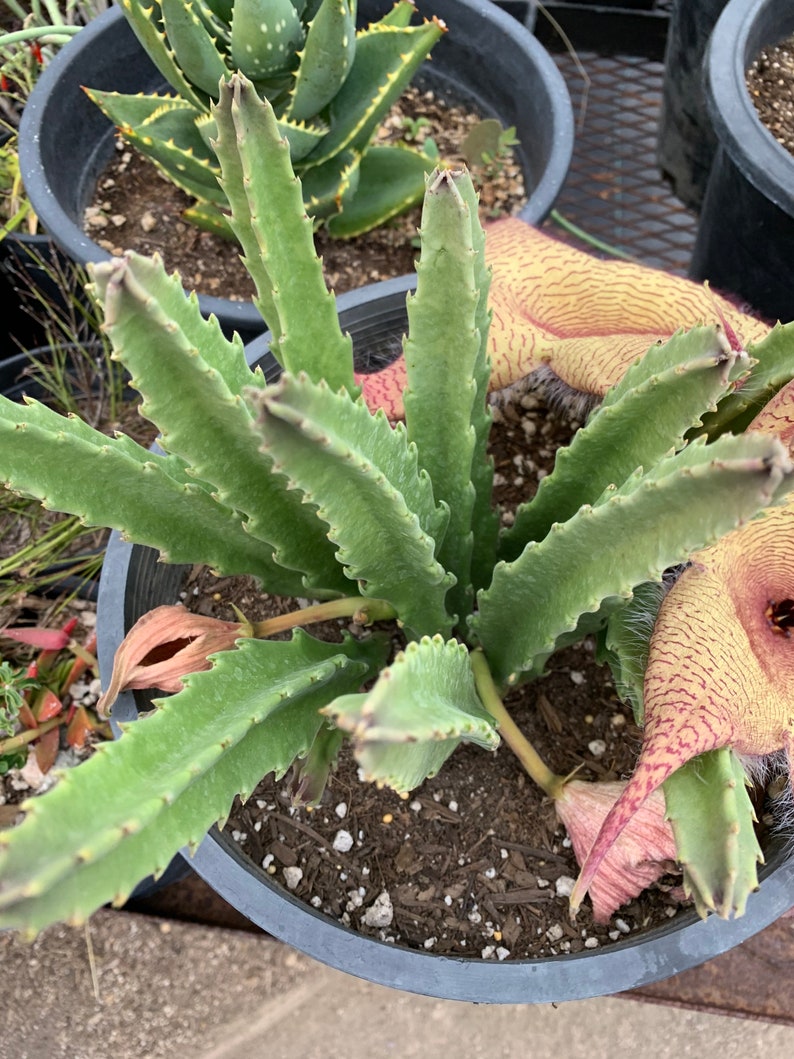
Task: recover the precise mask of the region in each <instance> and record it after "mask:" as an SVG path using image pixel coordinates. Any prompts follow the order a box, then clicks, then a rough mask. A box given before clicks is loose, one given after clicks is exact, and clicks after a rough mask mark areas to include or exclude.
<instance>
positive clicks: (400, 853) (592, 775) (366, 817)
mask: <svg viewBox="0 0 794 1059" xmlns="http://www.w3.org/2000/svg"><path fill="white" fill-rule="evenodd" d="M521 405H522V407H521V408H520V410H519V412H518V413H517V412H516V410H515V408H514V406H508V407H507V408H505V409H504V411H503V412H501V413H498V420H499V421H498V422H497V424H496V425H495V427H494V430H493V432H492V452H493V454H494V458H495V463H496V470H497V490H496V495H497V497H498V499H499V501H500V503H502V504H503V505H504V507H505V509H506V510H510V508H511V507H513V506H514V505H515V503H516V502H517V501H518V499H524V498H526V497H527V496H528V495H529V494H531V492H533V491H534V490H533V483H534V484H536V483H537V481H538V480H539V478H540V477H541V476H543V475H544V474H545V473H548V471H549V470H550V469H551V467H552V465H553V461H554V452H555V451H556V448H557V447H558V446H559V445H560V444H563V443H565V442H566V441H567V440H568V438H569V437H570V432H571V429H572V427H575V425H576V424H572V423H570V422H569V421H568V420H566V418H565V417H563V416H560V415H557V414H555V413H554V412H553V411H552V410H550V409H548V408H547V407H545V405H544V404H543V402H542V400H541V399H540V398H539V397H538V396H537V395H536V394H532V393H530V394H527V395H525V396H524V397H523V399H522V401H521ZM184 599H185V602H186V604H187V605H188V606H189V607H190V608H191V609H195V610H199V611H201V612H203V613H209V614H213V615H215V616H217V617H220V618H224V619H226V620H235V615H234V611H233V610H232V608H231V604H234V605H236V606H237V607H239V608H240V610H241V611H242V612H243V613H244V614H245V615H246V616H247V617H250V618H252V619H256V618H259V617H264V616H267V615H268V614H272V613H278V612H281V611H284V610H292V609H294V606H295V604H294V601H288V600H279V599H276V598H275V597H262V596H261V595H259V594H258V592H257V589H256V585H255V583H254V582H253V581H252V580H249V579H241V578H224V579H217V578H213V577H211V576H210V575H209V574H208V573H207V571H206V570H205V569H203V568H201V569H199V570H196V571H194V572H193V576H192V577H191V579H189V583H188V584H187V586H186V588H185V592H184ZM341 624H342V623H336V624H332V623H329V625H328V626H325V627H318V626H311V627H309V631H310V632H312V633H313V634H314V635H318V636H322V637H323V638H329V639H334V638H335V639H339V637H340V634H341ZM285 635H286V634H285ZM548 668H549V672H548V675H547V676H546V677H544V678H543V679H542V680H540V681H539V682H537V683H535V684H531V685H527V686H525V687H524V688H522V689H518V690H517V691H515V692H513V693H512V694H511V696H510V698H509V699H508V700H507V703H508V706H509V708H510V710H511V713H512V715H513V717H514V718H515V720H516V722H517V723H518V724H519V726H520V727H521V728H522V730H523V731H525V733H526V734H527V735H528V737H529V738H530V739H531V740H532V741H533V743H534V744H535V746H536V747H537V749H538V751H539V752H540V754H541V755H542V756H543V757H544V758H545V759H546V761H547V763H548V764H549V766H550V767H551V768H552V769H553V770H554V771H555V772H558V773H562V774H568V773H570V772H572V771H573V770H575V769H578V770H579V771H578V773H577V774H578V776H579V777H581V778H583V779H588V780H611V779H619V778H626V777H627V776H628V775H629V774H630V773H631V771H632V769H633V767H634V763H635V760H636V753H637V750H638V748H639V744H640V739H641V733H640V731H639V729H638V728H637V727H636V725H635V724H634V721H633V717H632V715H631V712H630V710H629V709H628V708H627V707H626V706H624V705H623V704H622V703H621V702H620V701H619V699H618V697H617V695H616V693H615V689H614V687H613V685H612V682H611V678H610V672H609V670H608V669H607V668H606V667H602V666H600V665H598V664H597V663H596V661H595V658H594V653H593V644H592V643H585V644H583V645H579V646H577V647H573V648H569V649H566V650H564V651H561V652H558V653H557V654H556V655H555V656H554V657H553V658H552V659H551V662H550V665H549V667H548ZM759 816H760V817H761V819H762V820H763V816H762V814H760V813H759ZM225 831H226V832H227V834H229V835H231V837H232V838H233V839H234V841H235V842H237V843H238V845H239V847H240V848H241V850H242V851H243V852H244V853H246V854H247V855H248V856H249V857H250V858H251V859H252V861H253V862H254V863H255V864H256V865H258V866H261V867H262V869H263V870H264V871H266V872H267V873H268V874H269V875H271V876H273V878H274V879H275V880H276V881H277V882H278V883H280V884H282V885H284V886H285V887H287V888H288V890H289V891H290V892H291V893H292V894H294V895H295V896H296V897H297V898H299V899H300V900H302V901H304V902H306V903H307V904H309V905H311V906H312V907H313V908H316V909H319V910H320V911H322V912H324V913H326V914H327V915H329V916H331V917H333V918H335V919H338V920H341V921H342V922H344V923H346V924H349V925H350V926H351V927H353V928H354V929H356V930H358V931H360V932H362V933H363V934H369V935H371V936H373V937H378V938H381V939H384V940H387V941H392V942H395V943H397V944H400V945H402V946H406V947H408V948H414V949H425V950H428V951H433V952H437V953H449V954H457V955H467V956H473V957H478V958H492V959H496V960H498V959H509V958H515V959H517V958H522V957H524V958H525V957H542V956H550V955H556V954H561V953H575V952H579V951H582V950H587V949H595V948H598V947H600V946H606V945H610V944H611V943H613V942H615V941H618V940H620V939H621V938H623V937H624V936H626V935H629V934H634V933H639V932H642V931H644V930H646V929H649V928H652V927H656V926H659V925H660V924H664V923H669V922H670V921H671V920H672V919H673V918H674V917H675V916H676V915H677V914H678V912H679V911H680V910H681V909H682V908H686V907H687V904H686V903H685V902H683V903H682V901H681V900H680V897H681V891H680V876H679V875H672V874H671V875H669V876H666V877H664V878H662V879H661V880H660V882H659V883H658V884H657V886H656V887H655V888H654V889H653V890H648V891H645V892H644V893H643V894H642V895H641V896H640V897H639V898H637V899H635V900H634V901H632V902H631V903H630V904H628V905H626V906H625V907H624V908H622V909H620V910H619V911H618V913H617V914H616V915H615V917H613V919H612V920H611V921H610V922H609V923H608V924H606V925H599V924H595V923H594V922H593V920H592V916H591V914H590V907H589V903H586V904H585V906H583V908H582V910H581V911H580V913H579V916H578V917H577V920H576V922H575V923H572V922H571V920H570V917H569V913H568V893H569V891H570V886H571V885H572V882H573V879H574V878H575V877H576V874H577V871H578V868H577V864H576V859H575V857H574V854H573V851H572V849H571V847H570V843H569V841H568V839H567V837H566V834H565V831H564V829H563V828H562V827H561V826H560V825H558V823H557V821H556V817H555V812H554V807H553V805H552V804H551V803H550V802H549V800H548V799H547V798H546V797H545V796H544V795H543V793H542V792H541V791H540V790H539V789H538V788H537V787H536V786H535V785H534V784H533V783H532V781H531V780H530V779H529V778H528V777H527V776H526V775H525V774H524V772H523V771H522V769H521V767H520V766H519V764H518V762H517V761H516V759H515V758H514V756H513V754H512V752H511V751H510V750H509V749H508V748H506V747H504V746H502V747H500V748H499V749H498V750H497V751H496V752H494V753H486V752H484V751H482V750H480V749H477V748H474V747H467V746H462V747H460V748H458V749H457V750H456V751H455V753H454V754H453V755H452V756H451V757H450V759H449V760H448V761H447V762H446V764H445V765H444V766H443V768H442V769H441V771H440V772H439V774H438V775H437V776H436V777H435V778H432V779H428V780H427V781H426V782H425V783H424V784H422V786H421V787H420V788H419V789H417V790H415V791H413V792H411V794H410V795H408V796H407V797H401V796H399V795H397V794H396V793H395V792H394V791H392V790H390V789H378V788H377V787H376V786H375V785H373V784H369V783H362V782H360V780H359V776H358V768H357V764H356V762H355V760H354V759H353V757H352V754H351V753H350V751H349V747H348V746H347V745H346V746H345V748H344V749H343V752H342V753H341V754H340V758H339V761H338V763H337V767H336V769H335V770H334V771H333V772H332V774H331V777H330V779H329V783H328V786H327V788H326V790H325V793H324V795H323V798H322V801H321V803H320V804H319V805H318V806H317V807H315V808H313V809H307V808H295V807H293V805H292V803H291V785H290V775H289V774H287V775H286V776H285V777H283V778H282V779H281V780H280V781H276V780H275V778H274V777H273V775H272V774H271V775H269V776H266V777H265V778H264V779H263V781H262V782H261V784H260V785H259V786H258V788H257V789H256V791H255V792H254V794H253V795H252V797H251V798H250V799H249V800H248V802H247V803H246V804H241V803H240V801H239V800H237V801H236V802H235V805H234V807H233V809H232V812H231V814H230V816H229V819H228V821H227V823H226V825H225Z"/></svg>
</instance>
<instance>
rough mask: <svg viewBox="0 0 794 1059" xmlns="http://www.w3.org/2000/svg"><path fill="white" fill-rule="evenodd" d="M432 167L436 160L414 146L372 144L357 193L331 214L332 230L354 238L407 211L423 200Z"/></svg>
mask: <svg viewBox="0 0 794 1059" xmlns="http://www.w3.org/2000/svg"><path fill="white" fill-rule="evenodd" d="M432 168H433V160H432V159H430V158H428V156H427V155H426V154H424V153H423V152H422V151H416V150H414V148H412V147H406V146H404V145H393V146H389V145H383V146H374V147H370V148H368V149H367V150H366V151H365V152H364V155H363V157H362V158H361V162H360V164H359V170H358V173H359V176H358V184H357V186H356V188H355V190H354V193H353V194H352V196H351V197H350V198H349V200H348V201H346V202H345V203H344V205H343V208H342V212H341V213H337V214H336V215H335V216H333V217H331V218H330V220H329V221H328V224H327V227H328V231H329V232H330V233H331V235H332V236H334V238H337V239H351V238H353V237H354V236H356V235H362V234H363V233H364V232H369V231H371V230H372V229H373V228H377V227H380V226H381V225H383V224H385V223H386V222H387V221H388V220H390V219H391V218H392V217H397V216H399V215H400V214H403V213H405V212H406V211H407V210H409V209H411V207H412V206H416V205H418V204H419V203H420V202H421V201H422V199H423V197H424V193H425V175H426V174H427V173H429V172H430V170H431V169H432ZM310 172H311V171H310Z"/></svg>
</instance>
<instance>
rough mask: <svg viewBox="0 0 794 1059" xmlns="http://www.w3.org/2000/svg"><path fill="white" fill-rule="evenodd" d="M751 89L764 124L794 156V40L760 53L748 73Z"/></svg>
mask: <svg viewBox="0 0 794 1059" xmlns="http://www.w3.org/2000/svg"><path fill="white" fill-rule="evenodd" d="M747 88H748V90H749V92H750V96H751V97H752V100H753V104H754V105H755V109H756V110H757V111H758V116H759V118H760V119H761V121H762V122H763V123H764V125H765V126H766V128H767V129H769V131H770V132H771V133H772V135H773V136H774V137H775V139H776V140H777V141H778V143H779V144H781V145H782V146H783V147H785V148H786V150H787V151H788V152H789V153H790V154H793V155H794V36H791V37H789V38H788V39H787V40H784V41H782V42H781V43H780V44H778V45H776V46H775V47H773V48H764V50H763V51H762V52H760V54H759V55H758V57H757V58H756V60H755V62H754V63H753V64H752V66H751V67H750V69H749V70H748V71H747Z"/></svg>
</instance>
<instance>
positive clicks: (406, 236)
mask: <svg viewBox="0 0 794 1059" xmlns="http://www.w3.org/2000/svg"><path fill="white" fill-rule="evenodd" d="M420 119H424V120H426V121H427V123H428V124H427V125H421V126H420V127H419V129H418V131H417V132H416V135H415V137H414V138H412V137H411V133H412V132H413V129H414V128H415V125H416V123H418V122H419V121H420ZM479 121H480V117H479V115H477V114H475V113H472V112H471V111H470V110H466V109H464V108H463V107H457V106H449V105H442V104H440V103H439V102H438V101H437V100H436V99H435V97H434V96H433V93H432V92H420V91H418V90H417V89H413V88H411V89H409V90H408V91H407V92H406V93H405V94H404V95H403V97H402V98H401V100H400V101H399V102H398V104H396V105H395V106H394V107H393V108H392V111H391V113H390V115H389V117H388V119H387V121H386V122H385V123H384V126H383V128H382V129H381V135H380V139H381V140H382V141H383V142H391V141H394V140H398V139H402V140H406V141H407V142H409V143H414V144H417V143H421V142H423V141H424V140H425V139H426V138H427V136H431V137H432V138H433V140H434V141H435V143H436V145H437V147H438V149H439V152H440V154H441V157H442V158H443V159H445V160H446V161H448V162H454V161H459V162H460V161H463V154H462V150H463V145H464V142H465V139H466V136H467V134H468V133H469V131H470V130H471V128H472V127H473V126H474V125H476V124H477V123H478V122H479ZM118 147H119V149H118V155H117V157H116V158H115V159H114V160H113V162H112V163H111V165H110V166H109V167H108V168H107V169H106V171H105V172H104V173H103V175H102V176H101V178H100V180H99V182H98V186H97V193H96V196H95V198H94V200H93V202H92V203H91V205H90V206H89V208H88V210H87V211H86V221H85V228H86V232H87V233H88V235H89V236H90V237H91V238H92V239H93V240H94V241H95V242H97V243H98V244H99V245H100V246H102V247H103V248H104V249H105V250H108V251H109V252H110V253H112V254H120V253H122V252H123V251H124V250H126V249H132V250H137V251H138V252H139V253H142V254H152V253H154V252H155V251H157V252H159V253H160V255H161V256H162V258H163V260H164V262H165V264H166V267H167V268H168V270H169V271H174V270H178V271H179V273H180V275H181V277H182V282H183V285H184V286H185V287H186V288H189V289H193V288H195V289H196V290H197V291H198V292H199V293H200V294H205V295H212V296H215V297H222V298H231V299H232V300H247V299H248V298H250V297H251V295H252V294H253V292H254V288H253V284H252V282H251V278H250V276H249V275H248V273H247V272H246V270H245V268H244V267H243V265H242V264H241V262H240V259H239V253H240V250H239V247H238V245H237V243H236V242H230V241H228V240H226V239H223V238H220V237H218V236H216V235H210V234H208V233H206V232H201V231H199V230H198V229H197V228H195V227H194V226H192V225H190V224H188V223H187V222H186V221H185V220H183V217H182V214H183V212H184V210H185V209H186V208H187V207H188V206H189V205H191V204H192V203H191V200H190V199H189V198H188V197H187V196H186V195H184V194H183V193H182V192H180V191H179V190H178V189H177V188H175V187H174V186H173V185H172V184H171V183H169V182H168V181H167V180H166V179H165V178H164V177H162V176H161V175H160V174H159V173H158V172H157V170H156V169H155V168H154V166H153V165H152V163H150V162H149V161H147V160H146V159H145V158H143V157H142V156H140V155H139V154H138V153H137V151H135V150H133V149H130V148H129V147H128V146H126V145H125V144H124V143H123V142H121V141H119V145H118ZM475 163H476V160H474V162H472V163H471V169H472V175H473V179H474V180H475V182H476V184H477V186H478V188H479V190H480V207H481V214H482V216H483V218H487V217H495V216H500V215H505V214H511V213H516V212H517V211H518V210H520V209H521V207H522V206H523V205H524V202H525V201H526V197H525V190H524V182H523V177H522V174H521V169H520V167H519V166H518V164H517V163H516V162H515V161H514V160H513V158H512V156H510V155H509V154H508V156H507V157H505V158H504V159H503V160H502V162H501V163H500V164H498V165H495V166H490V167H485V166H483V165H482V164H479V165H477V164H475ZM420 216H421V207H416V208H415V209H413V210H411V211H410V212H409V213H407V214H405V215H404V216H402V217H399V218H396V219H395V220H393V221H391V222H389V223H388V224H386V225H385V226H383V227H381V228H379V229H376V230H375V231H372V232H368V233H366V234H365V235H362V236H358V237H356V238H355V239H346V240H343V239H331V238H330V237H329V236H328V234H327V232H325V230H324V229H320V230H319V231H318V232H317V233H316V236H315V245H316V247H317V253H318V254H319V255H320V256H321V257H322V259H323V267H324V271H325V276H326V280H327V282H328V285H329V287H331V288H332V289H333V290H334V291H335V293H336V294H342V293H344V292H345V291H348V290H352V289H354V288H357V287H360V286H363V285H365V284H367V283H372V282H375V281H377V280H381V279H390V278H391V277H393V276H403V275H406V274H408V273H411V272H413V268H414V261H415V259H416V256H417V253H418V250H417V245H416V239H417V229H418V227H419V220H420Z"/></svg>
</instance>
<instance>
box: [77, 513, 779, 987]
mask: <svg viewBox="0 0 794 1059" xmlns="http://www.w3.org/2000/svg"><path fill="white" fill-rule="evenodd" d="M136 550H137V552H138V553H140V552H141V551H143V550H144V549H143V548H142V546H140V545H131V544H129V543H128V542H125V541H123V540H122V539H121V536H120V534H119V533H117V532H116V531H114V532H113V533H112V535H111V538H110V541H109V543H108V548H107V552H106V556H105V562H104V564H103V567H102V574H101V579H100V587H99V610H100V611H101V612H102V619H101V621H98V622H97V627H98V630H99V632H100V643H99V663H100V671H101V672H105V673H107V672H109V671H110V668H111V667H112V658H113V654H114V652H115V648H116V647H117V646H118V644H119V643H120V642H121V639H122V637H123V635H124V632H125V628H126V626H125V621H124V611H125V609H126V605H127V603H126V601H125V594H126V583H127V575H128V572H129V569H130V564H131V561H132V560H133V558H134V555H135V553H136ZM122 601H124V602H122ZM136 715H137V706H136V703H135V698H134V696H133V694H132V693H131V692H124V693H123V694H122V695H120V696H119V699H118V700H117V702H116V704H115V706H114V709H113V724H114V727H115V726H116V725H117V724H118V723H119V722H120V721H121V722H126V721H129V720H131V719H134V718H135V716H136ZM117 731H118V730H117ZM793 852H794V851H793V850H792V844H791V841H790V839H787V838H786V837H785V836H784V835H782V834H781V835H778V836H775V837H774V838H773V839H772V840H771V841H770V843H769V848H768V849H767V850H766V862H765V864H764V865H762V866H761V868H760V870H759V878H760V880H761V882H760V888H759V890H758V891H757V892H756V893H753V894H751V895H750V896H749V898H748V901H747V907H746V910H745V913H744V915H743V916H741V917H740V918H738V919H730V920H722V919H719V918H718V917H717V916H715V915H710V916H709V917H708V918H706V919H700V918H699V916H698V915H697V913H696V912H695V911H694V910H693V909H689V910H686V911H683V912H681V913H679V915H678V916H677V917H676V919H675V920H671V922H670V924H669V925H666V924H665V925H663V926H660V927H657V928H655V929H654V930H652V931H649V932H647V933H645V934H640V935H637V936H628V937H627V938H626V939H625V941H618V942H615V943H614V944H613V945H610V946H609V947H608V948H603V949H593V950H587V951H586V952H581V953H576V954H567V955H559V956H550V957H545V958H533V959H516V960H506V961H504V962H499V961H497V960H483V959H480V958H477V957H450V956H443V955H440V954H438V953H433V952H425V951H421V950H418V949H408V948H405V947H404V946H401V945H398V944H392V943H387V942H384V941H381V940H379V939H377V938H372V937H368V936H365V935H362V934H359V933H357V932H356V931H355V930H353V929H351V928H350V927H347V926H345V925H344V924H343V923H340V922H338V921H337V920H334V919H332V918H331V917H329V916H326V915H324V914H323V913H321V912H319V911H317V910H315V909H313V908H311V907H310V906H308V905H306V904H305V903H303V902H302V901H300V900H299V899H298V898H296V897H294V896H293V895H291V894H290V893H289V892H288V891H287V890H286V889H284V888H283V887H282V886H281V885H280V884H279V883H277V882H275V881H274V880H271V879H270V877H269V876H267V875H266V874H265V873H264V872H263V871H262V870H261V869H260V868H258V867H257V865H255V864H254V862H253V861H251V860H250V859H249V858H248V857H247V856H246V855H245V854H243V853H242V851H241V850H240V849H239V848H238V847H237V845H236V844H235V843H234V842H233V840H232V839H231V838H230V837H228V836H227V835H225V834H224V833H223V832H221V831H219V830H218V828H217V826H213V827H212V828H211V829H210V831H209V832H208V833H207V835H206V836H205V837H204V838H203V839H202V841H201V842H200V844H199V846H198V848H197V849H196V850H195V852H194V853H193V854H191V853H190V851H189V850H188V849H187V848H183V849H182V850H180V855H181V856H182V857H183V858H184V859H185V860H186V861H187V862H188V863H189V864H190V866H191V867H192V868H193V869H194V870H195V872H196V873H197V874H198V875H199V876H201V878H202V879H203V880H204V881H205V882H206V883H207V884H208V885H209V886H210V887H212V889H213V890H214V891H215V892H216V893H217V894H219V895H220V896H221V897H222V898H223V899H224V900H226V901H227V902H228V903H229V904H231V905H232V906H233V907H234V908H235V909H237V910H238V911H239V912H241V913H242V914H243V915H245V916H246V918H248V919H249V920H251V922H253V923H255V924H256V925H257V926H259V927H261V928H262V929H263V930H264V931H266V932H267V933H268V934H271V935H272V936H274V937H276V938H278V939H279V940H281V941H283V942H285V943H286V944H288V945H291V946H292V947H294V948H296V949H298V950H299V951H300V952H303V953H305V954H306V955H307V956H311V957H312V958H314V959H316V960H319V961H320V962H321V963H324V964H327V965H328V966H330V967H334V968H335V969H337V970H340V971H344V972H346V973H348V974H352V975H355V976H356V977H358V978H364V979H366V980H367V981H371V982H375V983H377V984H379V985H384V986H388V987H391V988H394V989H400V990H403V991H406V992H412V993H419V994H422V995H425V996H432V997H436V998H438V999H442V1000H462V1001H466V1002H470V1003H487V1004H527V1003H557V1002H560V1003H561V1002H563V1001H566V1000H585V999H588V998H591V997H596V996H609V995H613V994H615V993H621V992H624V991H625V990H629V989H636V988H639V987H640V986H643V985H648V984H651V983H654V982H658V981H661V980H663V979H665V978H669V977H671V976H673V975H675V974H679V973H680V972H681V971H685V970H688V969H690V968H692V967H697V966H698V965H699V964H702V963H705V962H706V961H707V960H710V959H713V958H714V957H715V956H719V955H720V954H721V953H723V952H726V951H727V950H728V949H731V948H734V947H735V946H736V945H739V944H741V942H743V941H745V940H747V939H748V938H750V937H752V936H753V935H754V934H757V933H758V932H759V931H761V930H763V929H764V928H765V927H767V926H769V925H770V924H771V923H773V922H774V921H775V920H776V919H778V918H779V917H780V916H781V915H782V914H783V913H784V912H786V911H787V910H788V909H789V908H790V907H791V906H792V904H793V903H794V855H792V853H793Z"/></svg>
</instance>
